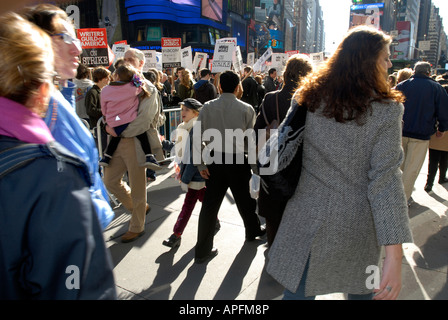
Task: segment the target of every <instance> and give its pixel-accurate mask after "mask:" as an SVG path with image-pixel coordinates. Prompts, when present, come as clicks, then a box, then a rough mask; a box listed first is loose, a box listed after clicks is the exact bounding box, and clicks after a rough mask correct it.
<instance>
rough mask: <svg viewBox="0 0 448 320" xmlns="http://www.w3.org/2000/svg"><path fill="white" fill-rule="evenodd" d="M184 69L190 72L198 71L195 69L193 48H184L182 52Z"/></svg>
mask: <svg viewBox="0 0 448 320" xmlns="http://www.w3.org/2000/svg"><path fill="white" fill-rule="evenodd" d="M181 59H182V63H181V64H182V67H184V68H185V69H188V70H190V71H196V70H194V69H193V56H192V53H191V46H190V47H186V48H183V49H182V50H181Z"/></svg>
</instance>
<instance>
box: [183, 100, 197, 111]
mask: <svg viewBox="0 0 448 320" xmlns="http://www.w3.org/2000/svg"><path fill="white" fill-rule="evenodd" d="M182 104H183V105H184V106H186V107H187V108H188V109H192V110H196V111H199V110H200V109H201V108H202V103H200V102H199V101H198V100H196V99H193V98H187V99H185V100H184V101H182V102H179V105H182Z"/></svg>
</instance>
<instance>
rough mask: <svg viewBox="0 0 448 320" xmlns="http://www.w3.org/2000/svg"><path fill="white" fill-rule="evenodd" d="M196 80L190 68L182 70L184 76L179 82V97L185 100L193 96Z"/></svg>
mask: <svg viewBox="0 0 448 320" xmlns="http://www.w3.org/2000/svg"><path fill="white" fill-rule="evenodd" d="M193 86H194V82H193V76H192V74H191V72H190V70H187V69H184V70H182V78H181V80H180V83H179V98H180V100H181V101H184V100H185V99H187V98H192V97H193V95H194V88H193Z"/></svg>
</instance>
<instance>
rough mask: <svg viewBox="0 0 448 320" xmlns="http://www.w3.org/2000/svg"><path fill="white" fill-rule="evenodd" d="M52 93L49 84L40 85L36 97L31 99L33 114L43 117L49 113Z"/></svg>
mask: <svg viewBox="0 0 448 320" xmlns="http://www.w3.org/2000/svg"><path fill="white" fill-rule="evenodd" d="M50 92H51V85H50V84H49V83H48V82H44V83H42V84H41V85H40V87H39V88H38V89H37V92H36V94H35V95H34V97H33V98H31V102H30V104H31V108H32V111H33V112H35V113H37V114H38V115H43V114H45V113H46V112H47V109H48V101H49V99H50Z"/></svg>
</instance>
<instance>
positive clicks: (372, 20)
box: [350, 2, 384, 30]
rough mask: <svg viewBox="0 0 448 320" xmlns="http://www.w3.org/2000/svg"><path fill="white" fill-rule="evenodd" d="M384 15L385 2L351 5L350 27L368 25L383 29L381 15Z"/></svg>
mask: <svg viewBox="0 0 448 320" xmlns="http://www.w3.org/2000/svg"><path fill="white" fill-rule="evenodd" d="M383 15H384V2H381V3H369V4H356V5H352V6H351V7H350V28H352V27H356V26H359V25H368V26H372V27H374V28H376V29H378V30H381V29H382V28H381V17H382V16H383Z"/></svg>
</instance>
